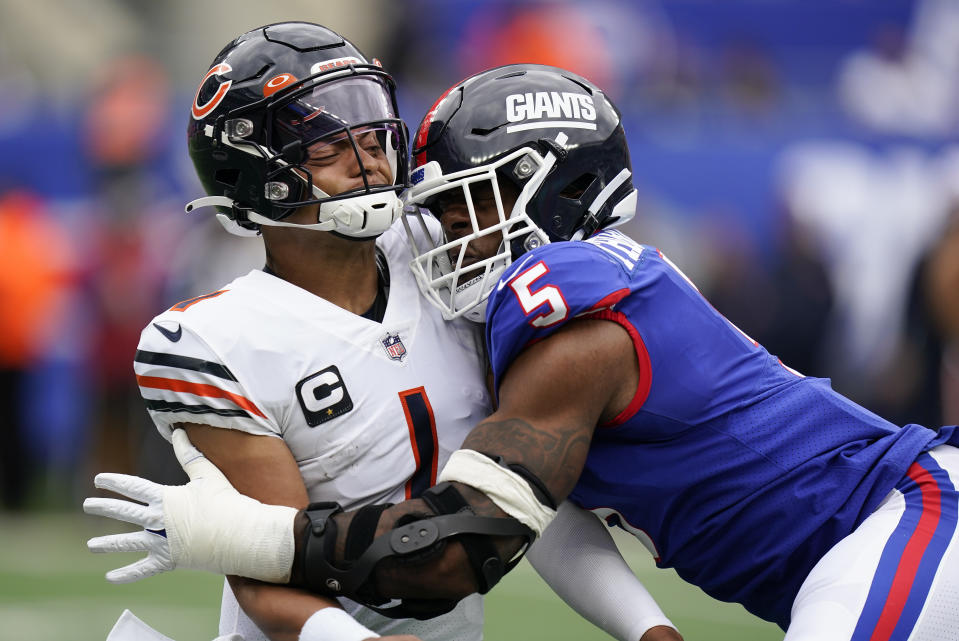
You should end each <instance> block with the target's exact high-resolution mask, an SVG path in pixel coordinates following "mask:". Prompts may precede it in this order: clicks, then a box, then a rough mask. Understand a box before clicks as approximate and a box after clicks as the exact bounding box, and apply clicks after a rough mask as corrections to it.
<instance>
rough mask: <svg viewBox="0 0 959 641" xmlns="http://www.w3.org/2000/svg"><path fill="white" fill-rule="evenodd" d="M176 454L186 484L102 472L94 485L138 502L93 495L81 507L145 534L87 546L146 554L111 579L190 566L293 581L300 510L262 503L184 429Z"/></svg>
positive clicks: (178, 436) (136, 577) (93, 541)
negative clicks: (296, 519) (241, 488)
mask: <svg viewBox="0 0 959 641" xmlns="http://www.w3.org/2000/svg"><path fill="white" fill-rule="evenodd" d="M173 449H174V451H175V452H176V456H177V459H178V460H179V461H180V465H181V466H182V467H183V469H184V471H185V472H186V473H187V475H188V476H189V477H190V482H189V483H187V484H186V485H174V486H170V485H159V484H157V483H153V482H151V481H148V480H146V479H142V478H140V477H137V476H129V475H126V474H109V473H108V474H97V476H96V478H95V479H94V485H96V487H98V488H102V489H106V490H110V491H113V492H116V493H118V494H121V495H123V496H125V497H127V498H129V499H133V501H126V500H121V499H111V498H99V497H96V498H88V499H86V500H85V501H84V502H83V510H84V511H85V512H86V513H87V514H94V515H97V516H105V517H107V518H111V519H116V520H118V521H125V522H127V523H133V524H134V525H139V526H140V527H142V528H143V529H142V530H140V531H138V532H129V533H124V534H111V535H108V536H100V537H95V538H92V539H90V540H89V541H88V542H87V547H88V548H89V549H90V550H91V551H92V552H146V553H147V556H146V557H145V558H142V559H140V560H139V561H136V562H134V563H131V564H129V565H125V566H123V567H121V568H117V569H115V570H111V571H110V572H108V573H107V575H106V578H107V580H108V581H110V582H112V583H130V582H132V581H138V580H140V579H143V578H146V577H149V576H153V575H155V574H159V573H161V572H166V571H168V570H173V569H175V568H188V569H194V570H208V571H210V572H215V573H218V574H237V575H240V576H247V577H251V578H254V579H260V580H262V581H271V582H274V583H285V582H287V581H288V580H289V575H290V567H291V565H292V562H293V550H294V541H293V521H294V517H295V516H296V513H297V511H296V510H295V509H294V508H291V507H283V506H275V505H264V504H263V503H260V502H259V501H256V500H254V499H251V498H249V497H247V496H244V495H242V494H240V493H239V492H237V491H236V490H235V489H234V488H233V486H232V485H231V484H230V482H229V481H228V480H227V479H226V477H225V476H224V475H223V473H222V472H221V471H220V470H219V469H218V468H217V467H216V466H215V465H213V464H212V463H211V462H210V461H208V460H207V459H206V457H205V456H203V454H201V453H200V451H199V450H197V449H196V448H195V447H193V445H192V444H191V443H190V440H189V439H188V438H187V436H186V432H184V431H183V430H180V429H178V430H174V432H173ZM134 501H138V502H134Z"/></svg>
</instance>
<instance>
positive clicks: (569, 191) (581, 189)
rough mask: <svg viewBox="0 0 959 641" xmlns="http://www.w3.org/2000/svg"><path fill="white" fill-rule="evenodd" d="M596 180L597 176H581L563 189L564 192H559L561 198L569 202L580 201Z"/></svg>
mask: <svg viewBox="0 0 959 641" xmlns="http://www.w3.org/2000/svg"><path fill="white" fill-rule="evenodd" d="M595 180H596V175H595V174H590V173H585V174H580V175H579V177H577V178H576V179H575V180H573V181H571V182H570V183H568V184H567V185H566V186H565V187H563V189H562V191H560V192H559V197H560V198H565V199H567V200H579V199H580V197H581V196H582V195H583V194H584V193H586V190H587V189H589V188H590V186H591V185H592V184H593V181H595Z"/></svg>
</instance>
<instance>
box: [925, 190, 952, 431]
mask: <svg viewBox="0 0 959 641" xmlns="http://www.w3.org/2000/svg"><path fill="white" fill-rule="evenodd" d="M922 274H923V285H924V289H925V290H926V299H925V301H924V302H925V304H926V305H927V306H928V308H929V315H930V316H931V318H932V321H933V327H934V331H935V333H936V334H937V335H938V336H939V340H940V343H941V350H942V351H941V361H942V363H941V366H940V369H939V374H940V377H939V378H940V380H941V385H940V386H939V388H940V389H941V390H942V403H941V406H942V417H941V421H940V422H941V423H943V424H949V425H953V424H956V423H959V206H957V207H956V208H955V209H953V211H952V214H951V216H950V218H949V222H948V225H947V227H946V229H945V232H944V234H943V236H942V237H941V238H940V239H939V241H938V242H937V243H936V244H935V245H934V246H933V248H932V250H931V251H930V252H929V254H928V255H927V258H926V269H925V270H924V272H923V273H922ZM933 384H935V381H933Z"/></svg>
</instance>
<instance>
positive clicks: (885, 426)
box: [152, 65, 959, 641]
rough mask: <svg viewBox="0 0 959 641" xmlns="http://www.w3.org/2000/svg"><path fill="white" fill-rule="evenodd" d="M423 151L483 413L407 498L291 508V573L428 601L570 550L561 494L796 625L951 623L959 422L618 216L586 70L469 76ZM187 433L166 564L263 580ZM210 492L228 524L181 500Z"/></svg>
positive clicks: (444, 265)
mask: <svg viewBox="0 0 959 641" xmlns="http://www.w3.org/2000/svg"><path fill="white" fill-rule="evenodd" d="M413 155H414V159H415V162H416V169H415V171H414V173H413V182H414V186H413V188H412V189H411V199H412V201H413V202H414V203H416V204H417V205H419V206H421V207H423V208H426V209H428V210H430V211H431V212H432V215H435V216H436V217H438V218H439V220H440V222H441V223H442V226H443V229H444V231H445V238H444V241H445V242H442V243H438V244H437V245H436V246H430V247H417V248H416V249H415V251H414V253H415V254H416V258H415V259H414V261H413V269H414V273H415V274H416V276H417V279H418V281H419V285H420V288H421V290H422V291H423V293H424V294H425V295H426V296H427V297H428V298H430V300H432V301H433V302H434V304H436V305H437V306H439V307H440V309H442V310H443V312H444V314H445V315H446V317H447V318H455V317H459V316H466V317H469V318H472V319H474V320H484V319H485V322H486V339H487V344H488V348H489V356H490V361H491V365H492V370H493V378H494V391H495V393H496V396H497V403H498V405H497V409H496V411H495V412H494V413H493V414H492V415H491V416H490V417H489V418H487V419H486V420H484V421H482V422H481V423H479V424H478V425H477V427H476V428H475V429H474V430H473V431H472V432H471V433H470V435H469V436H468V437H467V439H466V440H465V442H464V443H463V446H462V449H461V450H459V451H457V452H455V453H454V454H453V455H452V456H451V458H450V461H449V462H448V464H447V465H446V467H445V468H444V470H443V472H442V474H441V475H440V477H439V481H440V482H439V484H438V485H437V486H436V487H434V488H432V489H431V490H429V491H427V492H426V493H424V494H423V496H422V497H421V498H419V499H416V500H413V501H406V502H404V503H400V504H397V505H394V506H384V509H382V511H378V512H376V514H375V515H374V514H373V513H372V512H369V511H367V512H365V513H364V512H363V511H359V512H351V513H345V512H343V511H342V510H341V509H340V507H339V506H338V505H336V504H330V503H323V504H313V505H311V506H310V507H309V508H307V509H306V510H304V511H300V512H298V513H297V514H296V515H295V516H293V517H290V516H284V517H282V518H283V519H285V520H284V521H283V523H281V524H280V529H283V528H287V529H292V530H293V531H294V532H295V534H296V535H295V539H296V542H295V544H294V545H295V554H294V561H293V564H292V581H293V582H294V583H296V584H298V585H302V586H306V587H309V588H310V589H313V590H316V591H320V592H324V593H327V594H349V595H351V596H354V597H355V598H359V599H361V600H363V601H365V602H367V603H371V604H377V603H383V602H384V601H385V600H386V599H388V598H401V599H406V600H407V601H406V602H405V603H406V604H407V605H409V606H410V607H413V608H418V609H419V611H420V612H421V613H423V614H429V612H430V610H431V608H432V607H433V606H432V605H431V604H433V605H435V606H436V608H437V609H441V606H442V604H443V603H446V601H445V600H447V599H455V598H460V597H462V596H465V595H467V594H470V593H472V592H474V591H481V592H485V591H486V590H488V589H490V588H491V587H492V586H493V585H495V583H496V581H497V580H499V578H500V577H501V576H502V574H503V573H504V572H506V571H508V570H509V568H511V567H512V566H513V565H514V564H515V563H516V561H517V559H518V557H519V556H520V555H521V554H522V552H524V551H526V550H527V549H528V548H529V544H530V543H531V542H532V541H534V540H536V539H537V538H539V541H538V542H537V544H536V545H535V546H533V547H532V548H531V549H530V554H531V555H532V556H534V557H540V558H542V557H550V556H552V555H559V554H560V553H561V552H560V551H559V550H560V547H561V544H562V541H561V539H562V538H564V537H562V536H554V533H553V532H552V530H551V529H548V528H547V526H548V525H549V524H550V522H551V521H552V520H553V519H554V517H555V514H556V506H557V504H558V503H559V502H560V501H563V500H564V499H569V500H570V501H571V502H572V503H574V504H577V505H579V506H581V507H583V508H587V509H589V510H592V511H593V512H594V513H596V514H597V515H598V516H600V517H602V518H603V519H605V521H606V522H607V523H609V524H610V525H615V526H618V527H621V528H623V529H625V530H627V531H629V532H631V533H632V534H634V535H635V536H636V537H637V538H639V539H640V540H641V541H642V542H643V543H644V544H645V545H646V547H647V548H648V549H649V550H650V552H651V553H652V554H653V555H654V557H655V558H656V561H657V563H658V564H659V565H660V566H662V567H674V568H675V569H676V571H677V572H678V573H679V575H680V576H681V577H683V578H684V579H685V580H687V581H689V582H690V583H693V584H695V585H697V586H699V587H701V588H702V589H703V590H704V591H705V592H706V593H708V594H710V595H712V596H713V597H715V598H717V599H720V600H723V601H732V602H737V603H741V604H742V605H743V606H745V607H746V609H747V610H749V611H750V612H752V613H754V614H755V615H757V616H759V617H761V618H763V619H766V620H769V621H773V622H776V623H778V624H779V625H780V626H781V627H782V628H783V629H784V630H786V639H787V640H789V641H797V640H800V639H802V640H805V639H816V640H818V641H822V640H833V639H834V640H837V641H838V640H850V639H855V640H859V639H870V640H878V639H883V640H888V639H903V640H905V639H912V640H928V641H932V640H941V639H956V638H959V633H957V631H959V552H957V551H956V548H957V547H959V546H957V544H956V541H957V539H959V530H957V510H959V492H957V489H956V484H957V483H959V448H957V447H956V445H957V443H959V434H957V430H956V429H955V426H947V427H943V428H940V429H939V430H934V429H929V428H927V427H923V426H920V425H914V424H911V425H905V426H897V425H893V424H890V423H888V422H887V421H885V420H883V419H882V418H880V417H879V416H876V415H875V414H873V413H871V412H869V411H868V410H866V409H864V408H862V407H860V406H858V405H856V404H854V403H852V402H850V401H849V400H847V399H846V398H844V397H842V396H841V395H839V394H837V393H835V392H834V391H833V390H832V389H831V388H830V386H829V382H828V381H826V380H822V379H813V378H807V377H804V376H803V375H801V374H800V373H798V372H795V371H793V370H791V369H790V368H789V367H788V366H787V365H786V364H783V363H782V362H780V361H779V359H777V358H776V357H775V356H774V355H771V354H769V353H768V352H767V351H766V350H765V349H764V348H763V347H762V346H761V345H759V344H757V343H756V342H755V341H753V340H752V339H750V338H749V336H747V335H746V334H744V333H743V332H741V331H740V330H739V329H738V328H736V327H735V326H734V325H732V324H731V323H730V322H729V321H728V320H727V319H725V318H724V317H723V316H721V315H720V314H719V313H718V312H716V310H715V309H713V308H712V306H711V305H710V304H709V303H708V302H707V301H706V300H705V299H704V298H703V297H702V296H701V295H700V293H699V291H698V290H697V289H696V287H695V286H694V285H693V284H692V283H691V282H690V281H689V279H687V278H686V277H685V276H684V275H683V274H682V272H681V271H679V269H678V268H677V267H676V266H675V265H673V264H672V263H671V262H670V261H669V260H668V259H667V258H666V257H665V256H664V255H663V254H662V253H661V252H660V251H658V250H657V249H655V248H654V247H650V246H646V245H641V244H638V243H636V242H634V241H633V240H631V239H629V238H628V237H626V236H625V235H623V234H622V233H620V232H619V231H617V230H616V229H615V227H616V226H617V225H619V224H621V223H623V222H625V221H627V220H629V218H630V217H631V216H632V215H633V213H634V209H635V191H634V189H633V185H632V181H631V168H630V161H629V153H628V149H627V145H626V137H625V134H624V131H623V127H622V123H621V119H620V114H619V112H618V111H617V109H616V108H615V107H614V106H613V104H612V103H611V102H610V101H609V99H608V98H607V97H606V96H605V95H604V94H603V93H602V91H601V90H600V89H599V88H597V87H595V86H594V85H593V84H591V83H590V82H589V81H588V80H586V79H584V78H582V77H579V76H577V75H575V74H573V73H570V72H567V71H564V70H561V69H556V68H552V67H545V66H538V65H511V66H506V67H500V68H496V69H492V70H488V71H485V72H482V73H480V74H477V75H475V76H473V77H471V78H468V79H467V80H465V81H463V82H461V83H459V84H458V85H456V86H454V87H453V88H451V89H450V90H449V91H447V92H446V93H445V94H443V96H442V97H441V98H440V99H439V100H438V101H437V103H436V104H435V105H434V106H433V107H432V109H431V110H430V111H429V113H428V114H427V116H426V117H425V119H424V120H423V122H422V124H421V126H420V128H419V130H418V133H417V135H416V138H415V140H414V144H413ZM425 215H426V214H424V213H422V212H420V213H419V214H415V215H411V216H409V217H407V224H408V225H412V226H415V225H418V224H420V221H419V219H418V216H425ZM181 455H182V456H183V458H184V460H189V461H190V463H189V466H191V467H192V468H193V473H192V476H193V478H194V480H193V481H191V483H190V484H188V485H187V486H182V487H169V488H163V490H162V492H160V495H161V498H160V499H157V498H154V499H153V501H152V502H154V503H162V506H163V509H164V515H165V518H164V521H163V523H164V525H165V527H166V529H167V532H168V533H170V532H174V533H176V538H177V546H176V549H174V550H173V551H172V554H173V557H174V564H179V565H181V566H187V567H193V566H196V565H198V564H197V563H196V561H195V559H196V557H197V555H198V554H199V555H200V556H203V557H204V558H206V557H209V556H210V555H212V554H216V555H219V556H227V557H230V558H231V559H235V558H239V557H242V559H243V563H242V568H241V571H242V572H247V573H249V575H250V576H254V577H256V576H257V573H258V568H257V563H256V561H255V559H253V558H252V556H253V555H252V554H248V553H246V552H244V550H243V549H242V548H243V546H242V544H241V543H240V542H239V541H243V540H247V541H248V540H250V539H249V537H256V536H257V533H256V531H253V530H249V531H247V530H242V528H238V527H237V523H241V522H242V523H245V522H247V521H249V519H250V517H251V516H252V515H259V514H260V513H261V512H262V516H259V517H258V518H259V519H262V520H267V519H270V518H274V519H275V518H279V517H270V516H269V513H268V512H267V511H266V508H265V507H264V506H262V505H259V504H257V503H256V502H254V501H252V500H250V499H248V498H246V497H242V496H241V495H239V494H237V493H235V492H234V491H232V488H230V487H229V485H228V484H227V483H226V482H225V480H224V479H222V478H221V477H220V476H219V475H218V474H217V471H216V469H215V468H213V467H212V466H211V465H209V464H208V463H207V462H206V461H204V460H203V459H202V458H201V457H198V455H197V454H195V453H191V451H190V450H189V447H188V445H187V444H186V443H183V442H182V438H181ZM213 496H215V497H216V498H215V499H214V498H211V497H213ZM214 501H215V502H217V503H218V504H219V505H221V506H227V507H226V508H221V509H224V511H225V512H228V513H230V512H232V513H233V514H235V515H236V517H237V518H236V519H235V520H236V523H233V524H232V530H231V521H233V520H234V519H230V518H225V517H221V518H217V519H211V518H209V517H207V518H205V519H201V518H198V517H197V516H195V515H196V514H197V513H200V512H199V510H200V509H202V507H203V506H208V505H211V504H212V503H213V502H214ZM240 516H242V517H243V519H242V521H241V520H240V518H239V517H240ZM218 528H219V529H218ZM241 530H242V531H241ZM261 543H263V544H264V545H273V543H270V542H262V541H261ZM276 545H281V544H280V543H276ZM284 545H289V544H288V543H286V544H284ZM206 567H208V566H206Z"/></svg>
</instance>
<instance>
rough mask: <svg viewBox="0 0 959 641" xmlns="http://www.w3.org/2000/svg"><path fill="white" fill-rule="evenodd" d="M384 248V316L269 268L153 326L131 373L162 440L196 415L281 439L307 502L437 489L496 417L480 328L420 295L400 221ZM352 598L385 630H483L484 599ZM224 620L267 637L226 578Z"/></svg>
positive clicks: (454, 633) (178, 308) (348, 503)
mask: <svg viewBox="0 0 959 641" xmlns="http://www.w3.org/2000/svg"><path fill="white" fill-rule="evenodd" d="M377 246H378V247H379V249H380V250H381V251H382V253H383V255H384V257H385V259H386V262H387V265H388V267H389V274H390V289H389V298H388V303H387V307H386V312H385V316H384V318H383V321H382V322H381V323H377V322H374V321H371V320H368V319H365V318H363V317H360V316H357V315H355V314H352V313H350V312H348V311H346V310H344V309H342V308H340V307H337V306H335V305H333V304H331V303H329V302H327V301H326V300H324V299H322V298H319V297H317V296H315V295H313V294H311V293H309V292H307V291H306V290H304V289H301V288H299V287H297V286H295V285H293V284H291V283H289V282H287V281H285V280H283V279H280V278H278V277H276V276H273V275H270V274H268V273H265V272H263V271H259V270H254V271H252V272H250V273H249V274H247V275H245V276H242V277H240V278H237V279H236V280H234V281H233V282H231V283H230V284H228V285H226V286H225V287H223V288H222V289H220V290H219V291H216V292H212V293H209V294H206V295H203V296H198V297H196V298H192V299H189V300H186V301H182V302H180V303H177V304H176V305H174V306H173V307H171V308H170V309H169V310H167V311H165V312H163V313H162V314H160V315H159V316H157V317H156V318H155V319H154V320H153V321H152V322H151V323H150V324H149V325H147V327H146V328H145V329H144V330H143V333H142V335H141V338H140V344H139V346H138V349H137V354H136V359H135V363H134V369H135V371H136V377H137V382H138V384H139V386H140V393H141V395H142V396H143V399H144V401H145V402H146V405H147V409H148V410H149V412H150V415H151V417H152V418H153V420H154V422H155V423H156V425H157V427H158V428H159V430H160V432H161V433H162V434H163V436H164V437H165V438H167V439H168V440H169V438H170V434H171V433H172V426H173V425H174V424H176V423H181V422H191V423H202V424H207V425H212V426H217V427H223V428H227V429H236V430H242V431H244V432H247V433H250V434H260V435H270V436H276V437H282V438H283V439H284V440H285V441H286V443H287V445H288V446H289V448H290V451H291V452H292V453H293V456H294V458H295V459H296V462H297V464H298V465H299V468H300V473H301V474H302V476H303V480H304V483H305V484H306V488H307V491H308V493H309V497H310V500H311V501H337V502H339V503H340V504H341V505H342V506H343V507H344V508H345V509H347V510H350V509H354V508H358V507H360V506H363V505H368V504H371V503H384V502H399V501H402V500H404V499H406V498H410V497H411V496H418V495H419V493H421V492H422V491H423V490H425V489H426V488H428V487H430V486H431V485H433V484H434V483H435V481H436V475H437V473H438V471H439V470H441V469H442V468H443V466H444V465H445V464H446V461H447V459H448V457H449V455H450V454H451V453H452V452H453V451H455V450H456V449H458V448H459V446H460V445H461V444H462V442H463V439H464V438H465V437H466V434H467V433H468V432H469V430H470V429H471V428H472V427H473V426H474V425H476V423H478V422H479V421H480V420H482V419H483V418H484V417H485V416H486V415H488V414H489V412H490V402H489V396H488V394H487V391H486V386H485V371H486V365H485V363H486V361H485V357H484V356H483V347H482V335H481V334H480V332H479V330H478V326H477V325H474V324H472V323H469V322H466V321H464V322H453V323H448V322H446V321H444V320H443V319H442V317H441V316H440V314H439V312H438V311H437V310H436V309H434V308H433V307H432V306H431V305H430V304H429V303H428V302H427V301H426V300H425V299H424V298H423V297H422V296H420V294H419V291H418V289H417V286H416V283H415V281H414V279H413V276H412V273H411V272H410V269H409V262H410V260H411V258H412V256H411V254H410V251H409V249H408V247H407V243H406V236H405V231H404V230H403V228H402V225H399V224H398V225H394V227H393V228H392V229H390V230H389V231H387V232H386V233H385V234H383V235H382V236H381V237H380V238H379V239H378V240H377ZM344 605H345V606H346V607H347V609H348V610H349V611H350V612H351V613H352V614H354V616H356V617H357V618H358V619H359V620H360V621H362V622H363V623H364V624H366V625H368V626H371V627H373V629H374V630H376V631H378V632H380V633H382V634H401V633H407V634H416V635H418V636H420V637H421V638H423V639H424V641H426V640H427V639H431V638H436V639H440V638H442V639H457V640H464V641H465V640H467V639H480V638H482V601H481V599H480V597H479V596H477V595H474V596H473V597H470V598H469V599H467V600H465V601H464V603H461V604H460V605H459V606H458V607H457V609H456V610H454V611H453V612H451V613H450V614H447V615H445V616H444V617H441V618H438V619H434V620H431V621H426V622H422V621H403V622H394V621H391V620H389V619H383V618H382V617H379V616H378V615H375V614H374V613H372V612H370V611H367V610H365V609H362V610H363V611H360V609H359V608H360V606H357V605H356V604H353V603H352V602H348V601H345V600H344ZM220 625H221V631H220V632H221V634H224V633H228V632H233V631H238V632H241V633H243V634H244V636H245V638H246V639H247V641H251V640H252V639H255V638H265V637H263V636H262V633H260V636H259V637H257V636H256V634H257V633H259V630H257V629H256V627H255V626H254V625H253V624H252V622H251V621H249V620H248V619H246V617H245V615H244V614H243V612H242V610H240V609H239V608H238V607H237V606H236V602H235V600H234V599H233V595H232V593H231V591H230V590H229V588H228V587H227V588H225V589H224V602H223V609H222V615H221V622H220ZM431 631H432V632H433V633H431ZM434 633H435V634H434Z"/></svg>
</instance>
